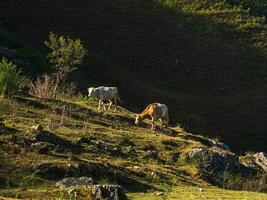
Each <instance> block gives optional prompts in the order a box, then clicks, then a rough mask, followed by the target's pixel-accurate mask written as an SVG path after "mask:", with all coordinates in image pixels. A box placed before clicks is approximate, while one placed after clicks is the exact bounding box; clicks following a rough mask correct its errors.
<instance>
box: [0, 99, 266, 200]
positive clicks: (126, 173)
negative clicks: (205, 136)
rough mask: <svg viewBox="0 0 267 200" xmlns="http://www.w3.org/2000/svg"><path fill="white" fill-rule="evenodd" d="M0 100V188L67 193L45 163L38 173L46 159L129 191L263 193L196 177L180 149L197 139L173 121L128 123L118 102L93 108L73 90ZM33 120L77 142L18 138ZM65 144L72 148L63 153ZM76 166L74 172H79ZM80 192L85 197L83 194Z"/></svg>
mask: <svg viewBox="0 0 267 200" xmlns="http://www.w3.org/2000/svg"><path fill="white" fill-rule="evenodd" d="M0 105H1V106H0V113H1V116H2V119H3V122H4V127H6V128H8V129H10V130H12V131H10V132H7V133H5V134H2V135H1V138H0V142H1V144H2V145H1V147H0V150H1V151H0V152H1V154H0V156H1V157H0V158H1V165H2V166H3V167H2V168H1V169H0V178H1V180H4V181H2V182H3V183H2V186H1V187H2V188H5V189H2V190H0V196H4V197H17V198H24V199H26V198H30V199H39V198H43V197H42V196H43V195H46V197H47V198H50V199H56V198H62V199H68V198H70V196H71V195H73V194H68V193H67V190H62V191H59V190H57V189H54V184H55V180H53V179H51V177H50V176H51V174H49V171H48V172H47V174H45V175H44V176H42V177H39V176H40V175H38V170H37V171H36V169H37V168H38V166H40V165H41V164H44V163H51V164H53V165H54V166H57V167H59V169H61V170H63V169H65V170H70V171H68V173H72V170H73V169H75V168H73V166H79V165H83V166H89V168H88V169H92V171H90V175H91V176H93V177H94V179H95V180H96V181H97V182H99V183H117V184H123V183H124V181H126V183H127V184H123V186H124V187H125V188H126V190H127V191H128V192H127V195H128V197H129V199H138V200H139V199H148V200H149V199H176V198H178V196H180V197H183V199H192V200H193V199H207V198H210V199H227V200H230V199H240V200H241V199H246V198H247V199H249V198H250V197H251V196H254V197H255V199H264V198H266V194H260V193H252V192H243V191H242V192H238V191H230V190H223V189H219V188H215V187H212V186H211V185H210V184H209V183H207V182H204V181H203V180H201V179H200V178H199V177H198V170H197V169H196V166H195V164H194V163H191V162H188V161H187V155H188V152H189V151H190V150H191V149H192V148H195V147H201V146H203V144H202V143H200V142H197V141H194V140H190V139H185V136H186V135H187V133H186V132H184V131H183V129H181V128H179V127H176V128H174V132H176V133H177V135H176V136H171V135H169V133H168V132H164V131H163V132H162V131H156V132H154V131H151V130H150V129H149V128H150V126H149V125H148V124H144V125H142V126H140V127H139V126H136V125H134V116H135V114H134V113H132V112H129V111H128V110H125V109H123V108H121V107H120V108H119V111H118V112H117V113H114V112H106V111H105V112H103V111H98V110H97V102H94V101H90V100H89V99H87V98H81V97H77V98H76V99H75V100H73V101H71V100H66V99H65V100H64V99H60V100H57V101H56V100H43V101H39V100H38V99H35V98H28V97H18V98H16V99H14V100H12V101H8V100H5V99H0ZM38 123H39V124H42V125H43V126H44V129H45V131H49V132H50V133H55V134H56V135H57V136H58V137H60V138H63V139H64V141H66V142H71V143H73V144H81V148H82V150H81V151H80V150H77V151H76V152H75V149H68V147H63V146H62V147H60V148H67V149H66V150H67V152H63V153H59V154H56V153H53V152H51V153H48V154H42V153H38V152H36V151H33V150H32V149H31V148H28V147H27V146H23V141H24V142H25V141H27V139H29V138H31V137H33V136H34V133H32V132H31V131H29V130H30V127H31V126H32V125H35V124H38ZM2 128H3V126H1V129H2ZM81 138H88V142H86V140H85V141H84V143H78V142H79V141H80V140H81ZM97 141H98V142H97ZM152 147H153V148H156V149H157V151H158V156H157V157H151V158H149V157H148V158H146V157H143V156H142V155H143V154H144V152H145V149H146V148H147V149H149V148H152ZM70 152H73V156H72V158H71V159H70V157H69V153H70ZM105 166H108V167H105ZM11 172H12V173H11ZM66 172H67V171H66ZM73 172H75V170H74V171H73ZM77 173H78V174H77V176H79V175H80V176H82V175H84V174H79V172H77ZM80 173H82V172H80ZM88 173H89V172H88ZM121 181H122V182H121ZM200 188H204V190H203V191H200ZM75 191H77V190H75ZM161 191H163V194H161ZM86 192H88V191H86V190H83V189H79V192H78V194H79V195H80V196H79V198H81V199H83V195H86ZM157 194H159V195H157ZM84 199H88V194H87V196H84Z"/></svg>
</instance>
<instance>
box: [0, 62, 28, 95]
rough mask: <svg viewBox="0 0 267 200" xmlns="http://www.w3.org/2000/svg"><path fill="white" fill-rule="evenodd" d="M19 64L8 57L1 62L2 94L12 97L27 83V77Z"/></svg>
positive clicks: (0, 91) (0, 92) (0, 86)
mask: <svg viewBox="0 0 267 200" xmlns="http://www.w3.org/2000/svg"><path fill="white" fill-rule="evenodd" d="M16 67H17V66H16V65H15V64H13V63H12V62H11V61H8V60H7V59H6V58H4V57H3V58H2V61H1V62H0V96H2V97H12V96H13V95H15V94H17V93H18V92H19V91H20V90H21V89H22V88H23V87H24V85H25V77H24V76H23V75H22V74H21V71H20V70H18V69H17V68H16Z"/></svg>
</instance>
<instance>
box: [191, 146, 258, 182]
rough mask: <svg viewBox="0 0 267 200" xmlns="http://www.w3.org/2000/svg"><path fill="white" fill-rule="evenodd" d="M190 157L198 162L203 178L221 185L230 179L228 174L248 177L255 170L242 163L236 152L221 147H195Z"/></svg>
mask: <svg viewBox="0 0 267 200" xmlns="http://www.w3.org/2000/svg"><path fill="white" fill-rule="evenodd" d="M189 158H190V159H191V160H193V161H194V162H196V164H197V167H198V168H199V175H200V177H201V178H203V179H204V180H206V181H208V182H211V183H213V184H216V185H220V186H222V185H223V184H224V182H225V181H228V180H226V178H225V175H227V174H229V175H230V176H232V175H238V176H242V177H247V176H250V175H252V174H253V173H254V172H255V171H254V170H252V169H251V168H248V167H246V166H244V165H243V164H241V163H240V162H239V157H238V156H237V155H236V154H234V153H232V152H230V151H227V150H223V149H220V148H207V147H200V148H194V149H192V150H191V151H190V153H189Z"/></svg>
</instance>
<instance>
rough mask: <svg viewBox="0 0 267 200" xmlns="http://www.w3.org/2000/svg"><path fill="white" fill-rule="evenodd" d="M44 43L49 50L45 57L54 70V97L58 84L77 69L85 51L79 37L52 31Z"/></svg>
mask: <svg viewBox="0 0 267 200" xmlns="http://www.w3.org/2000/svg"><path fill="white" fill-rule="evenodd" d="M45 45H46V46H47V47H48V48H49V49H50V50H51V52H50V53H49V54H48V55H47V57H48V58H49V62H50V63H51V64H52V65H53V68H54V70H55V72H54V76H55V78H56V83H55V88H54V96H53V98H56V96H57V92H58V88H59V85H60V84H61V83H62V82H64V81H65V80H66V78H67V77H68V76H69V74H70V73H71V72H72V71H74V70H76V69H77V66H79V65H81V64H82V60H83V57H84V56H85V55H86V53H87V51H86V49H85V48H84V46H83V44H82V43H81V41H80V40H79V39H76V40H73V39H71V38H70V37H64V36H58V35H56V34H54V33H50V35H49V40H48V41H45Z"/></svg>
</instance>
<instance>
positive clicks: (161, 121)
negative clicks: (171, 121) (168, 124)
mask: <svg viewBox="0 0 267 200" xmlns="http://www.w3.org/2000/svg"><path fill="white" fill-rule="evenodd" d="M159 121H160V123H161V128H160V129H161V130H162V129H163V125H164V122H163V120H162V119H161V118H159Z"/></svg>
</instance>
